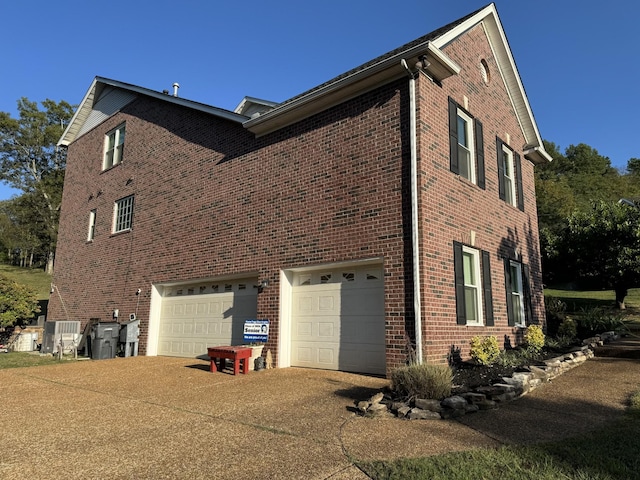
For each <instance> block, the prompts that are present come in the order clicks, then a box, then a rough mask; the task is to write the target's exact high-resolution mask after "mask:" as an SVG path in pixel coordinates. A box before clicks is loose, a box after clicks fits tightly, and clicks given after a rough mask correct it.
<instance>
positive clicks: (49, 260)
mask: <svg viewBox="0 0 640 480" xmlns="http://www.w3.org/2000/svg"><path fill="white" fill-rule="evenodd" d="M45 271H46V272H47V273H48V274H49V275H53V252H49V254H48V255H47V268H46V270H45Z"/></svg>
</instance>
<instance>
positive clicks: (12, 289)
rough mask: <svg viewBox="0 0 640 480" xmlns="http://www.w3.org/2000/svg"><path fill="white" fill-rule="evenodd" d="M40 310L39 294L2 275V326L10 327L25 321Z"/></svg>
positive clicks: (0, 322)
mask: <svg viewBox="0 0 640 480" xmlns="http://www.w3.org/2000/svg"><path fill="white" fill-rule="evenodd" d="M39 311H40V307H39V306H38V296H37V295H36V293H35V292H34V291H33V290H31V289H30V288H29V287H27V286H26V285H20V284H19V283H16V282H14V281H12V280H9V279H8V278H5V277H0V326H2V327H10V326H13V325H15V324H17V323H21V322H24V321H26V320H29V319H30V318H31V317H33V315H34V314H35V313H38V312H39Z"/></svg>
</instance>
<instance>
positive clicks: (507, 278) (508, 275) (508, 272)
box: [504, 258, 516, 327]
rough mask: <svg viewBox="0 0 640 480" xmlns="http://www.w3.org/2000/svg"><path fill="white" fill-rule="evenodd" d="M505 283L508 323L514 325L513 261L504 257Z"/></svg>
mask: <svg viewBox="0 0 640 480" xmlns="http://www.w3.org/2000/svg"><path fill="white" fill-rule="evenodd" d="M504 285H505V287H504V288H505V290H506V292H507V324H508V325H509V326H510V327H513V326H515V324H516V320H515V318H514V316H513V303H511V294H512V292H511V261H510V260H509V259H508V258H505V259H504Z"/></svg>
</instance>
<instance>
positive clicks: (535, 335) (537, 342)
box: [524, 325, 544, 353]
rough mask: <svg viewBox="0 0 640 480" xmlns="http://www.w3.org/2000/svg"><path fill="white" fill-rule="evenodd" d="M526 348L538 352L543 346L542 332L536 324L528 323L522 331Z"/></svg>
mask: <svg viewBox="0 0 640 480" xmlns="http://www.w3.org/2000/svg"><path fill="white" fill-rule="evenodd" d="M524 341H525V343H526V345H527V350H529V351H531V352H533V353H538V352H540V350H542V347H544V332H543V331H542V328H540V327H539V326H538V325H529V326H528V327H527V331H526V332H525V333H524Z"/></svg>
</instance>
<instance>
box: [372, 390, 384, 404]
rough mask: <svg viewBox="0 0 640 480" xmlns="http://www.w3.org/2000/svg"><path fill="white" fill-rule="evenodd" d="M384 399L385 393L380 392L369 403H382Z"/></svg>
mask: <svg viewBox="0 0 640 480" xmlns="http://www.w3.org/2000/svg"><path fill="white" fill-rule="evenodd" d="M383 398H384V393H382V392H378V393H376V394H375V395H373V396H372V397H371V398H370V399H369V402H370V403H371V404H375V403H380V402H381V401H382V399H383Z"/></svg>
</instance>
